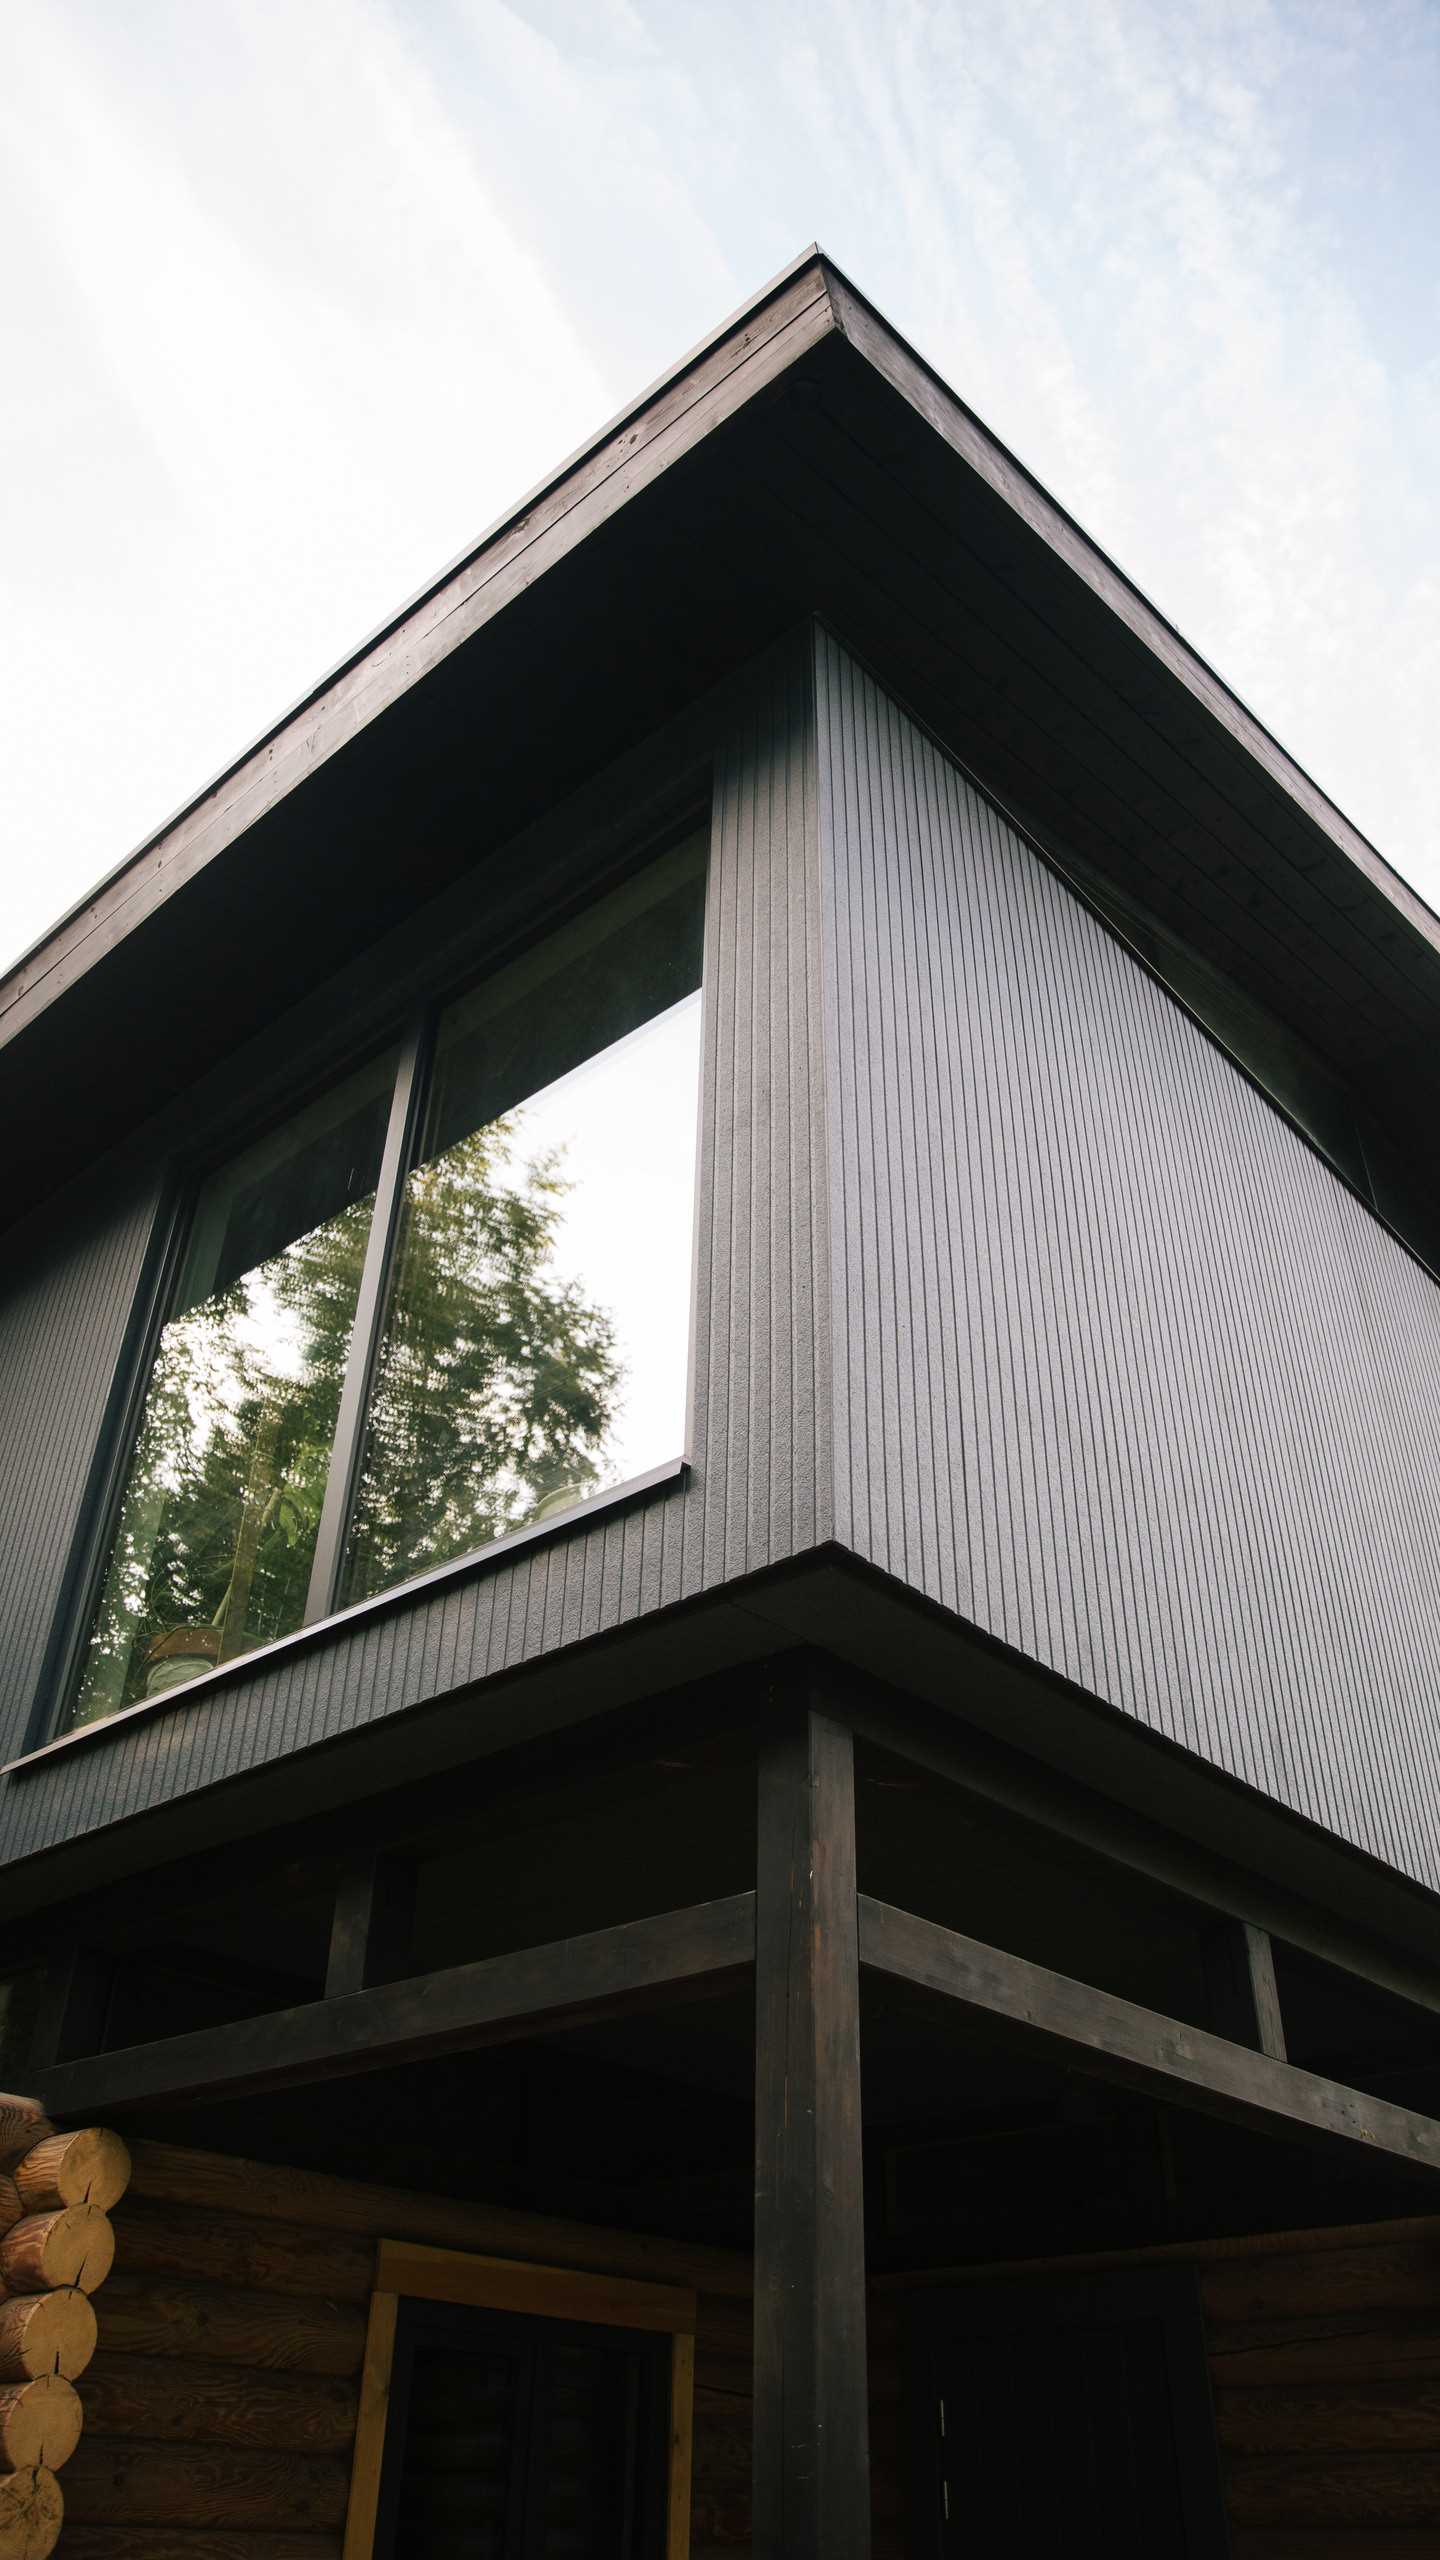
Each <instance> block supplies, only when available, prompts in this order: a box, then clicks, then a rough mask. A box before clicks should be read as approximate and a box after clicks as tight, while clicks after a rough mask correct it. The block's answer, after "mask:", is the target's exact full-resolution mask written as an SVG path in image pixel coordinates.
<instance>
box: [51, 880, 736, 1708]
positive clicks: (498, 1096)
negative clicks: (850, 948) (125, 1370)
mask: <svg viewBox="0 0 1440 2560" xmlns="http://www.w3.org/2000/svg"><path fill="white" fill-rule="evenodd" d="M702 888H703V848H702V846H701V845H700V843H699V842H698V841H692V842H691V843H689V844H687V845H685V846H682V847H681V848H679V850H678V851H677V852H676V853H674V854H671V855H669V856H667V857H665V859H664V860H663V861H661V862H659V863H654V864H651V865H650V866H649V867H648V868H647V869H646V870H645V871H644V872H642V873H640V874H638V875H636V877H635V878H634V879H632V880H631V881H629V882H627V883H626V884H625V886H624V887H623V888H622V889H620V890H619V891H616V892H615V893H613V894H612V895H611V896H610V897H609V898H607V899H605V900H603V901H601V902H599V903H598V904H597V905H596V906H594V907H592V908H591V909H590V910H588V911H587V912H586V913H585V914H584V915H583V916H581V917H580V918H578V919H577V920H576V921H575V922H574V923H573V924H571V925H569V926H567V927H565V928H563V929H562V930H561V931H559V932H558V933H555V934H552V935H551V936H550V937H548V939H547V940H545V941H544V942H543V943H541V944H540V945H538V946H537V947H536V948H535V949H533V950H532V951H530V952H528V953H527V954H525V955H524V956H523V957H522V958H521V959H520V960H518V961H516V962H515V963H513V964H512V965H511V966H510V967H508V968H507V969H505V970H504V971H502V972H501V973H500V974H499V975H498V976H496V977H495V978H493V979H491V980H490V981H489V982H487V984H486V985H484V986H482V987H481V988H479V989H477V990H476V992H475V993H474V995H473V996H471V997H469V998H467V999H465V1001H464V1002H462V1003H461V1004H459V1005H456V1006H454V1007H453V1008H452V1009H451V1011H450V1013H449V1014H448V1015H447V1016H446V1018H445V1020H444V1022H443V1023H442V1026H441V1033H440V1038H439V1041H438V1044H437V1050H436V1059H435V1067H434V1072H433V1078H432V1090H431V1094H430V1100H429V1105H428V1109H427V1112H426V1116H425V1138H424V1143H423V1145H422V1146H421V1148H420V1150H419V1154H420V1158H421V1161H420V1162H419V1164H418V1165H417V1166H416V1167H415V1168H414V1170H413V1171H412V1172H411V1173H410V1175H409V1178H408V1180H407V1182H406V1183H405V1186H404V1193H403V1200H402V1204H401V1212H400V1227H399V1235H398V1246H397V1252H396V1256H395V1265H394V1271H393V1276H392V1283H391V1287H390V1291H389V1295H388V1299H387V1301H386V1307H385V1313H384V1321H383V1331H382V1335H381V1339H380V1342H379V1344H378V1346H377V1347H376V1349H375V1353H374V1357H373V1363H372V1360H371V1347H370V1345H369V1344H364V1343H362V1344H356V1343H354V1342H353V1340H352V1336H353V1334H354V1329H355V1316H356V1308H357V1303H358V1301H359V1296H360V1287H361V1277H362V1272H363V1269H364V1265H365V1260H366V1253H367V1247H368V1246H369V1244H370V1236H371V1225H372V1217H373V1214H374V1209H375V1191H376V1184H377V1182H378V1179H379V1173H380V1161H381V1154H382V1149H383V1146H384V1138H385V1129H386V1124H387V1118H388V1116H389V1113H390V1108H391V1096H392V1091H393V1088H394V1078H395V1070H396V1060H395V1057H394V1055H393V1053H392V1054H391V1055H389V1056H387V1057H385V1058H383V1059H381V1060H379V1061H377V1062H376V1064H375V1065H374V1066H373V1067H371V1068H369V1069H367V1070H365V1071H364V1072H363V1073H362V1074H361V1075H360V1076H357V1077H354V1078H352V1079H350V1080H349V1082H348V1083H346V1084H345V1085H343V1086H341V1087H338V1088H337V1089H336V1090H334V1091H333V1092H332V1093H330V1094H329V1095H327V1096H325V1097H324V1098H323V1099H322V1100H321V1101H320V1102H318V1103H316V1104H314V1105H312V1106H311V1107H310V1108H309V1109H308V1110H307V1111H305V1112H303V1113H301V1114H299V1115H298V1116H297V1117H296V1118H295V1119H293V1120H292V1121H291V1122H289V1123H288V1124H286V1125H285V1126H284V1127H283V1128H281V1129H280V1130H278V1131H276V1132H273V1133H272V1134H271V1135H270V1136H269V1137H267V1138H266V1139H264V1140H262V1141H261V1142H260V1143H259V1144H258V1145H257V1146H255V1147H252V1148H251V1149H249V1150H248V1151H247V1152H246V1154H245V1155H244V1156H242V1157H241V1158H239V1159H238V1160H237V1161H236V1162H235V1163H233V1164H232V1165H230V1166H228V1167H227V1168H226V1169H225V1170H224V1171H223V1172H221V1173H219V1174H217V1175H216V1176H214V1177H212V1179H211V1180H210V1181H209V1182H208V1183H206V1184H205V1185H204V1186H203V1187H202V1190H201V1192H200V1194H199V1197H198V1200H197V1204H196V1211H195V1216H194V1220H193V1224H192V1231H191V1237H190V1243H189V1247H188V1251H187V1255H186V1260H185V1267H184V1271H183V1273H182V1275H181V1281H180V1286H179V1289H178V1291H177V1304H176V1311H175V1312H174V1313H173V1314H172V1316H171V1318H170V1321H169V1322H168V1323H167V1325H166V1326H165V1329H164V1332H163V1334H162V1335H161V1339H160V1343H159V1347H158V1351H157V1354H156V1358H155V1363H154V1367H153V1369H152V1372H151V1377H150V1382H149V1388H148V1392H147V1395H146V1399H145V1404H144V1409H143V1413H142V1416H141V1421H140V1427H139V1431H138V1434H137V1438H136V1443H135V1448H134V1452H133V1456H132V1460H131V1465H130V1469H129V1473H128V1477H127V1481H126V1485H125V1489H124V1495H123V1500H122V1503H121V1506H120V1512H119V1519H118V1525H117V1528H116V1531H115V1536H114V1540H113V1544H112V1547H111V1550H110V1554H109V1558H108V1561H107V1567H106V1571H105V1576H104V1581H103V1586H102V1590H101V1596H100V1600H99V1605H98V1608H97V1611H96V1615H95V1619H94V1621H93V1625H92V1629H91V1633H90V1639H89V1643H88V1647H87V1651H86V1655H85V1660H84V1664H83V1668H82V1672H81V1677H80V1682H79V1688H78V1693H77V1697H76V1702H75V1708H74V1717H75V1721H76V1722H79V1723H88V1722H91V1721H93V1720H95V1719H96V1718H98V1717H102V1716H107V1715H111V1714H114V1713H115V1712H116V1711H117V1709H119V1708H121V1707H123V1706H128V1705H130V1704H132V1703H134V1702H135V1701H136V1700H138V1699H140V1698H142V1697H146V1696H153V1695H155V1694H157V1693H158V1692H160V1691H162V1690H166V1689H170V1688H174V1687H176V1686H179V1685H180V1684H182V1683H183V1682H185V1681H187V1680H191V1679H193V1678H195V1677H196V1676H197V1674H199V1673H200V1672H202V1671H205V1670H208V1669H210V1668H211V1667H212V1666H213V1665H214V1664H216V1663H218V1662H224V1661H228V1660H231V1659H233V1658H234V1657H235V1656H236V1655H237V1654H240V1653H243V1652H247V1651H249V1650H251V1649H252V1648H253V1647H255V1646H257V1645H261V1644H264V1643H267V1642H269V1641H271V1640H273V1639H274V1638H275V1637H277V1636H280V1635H284V1634H287V1633H289V1632H290V1631H291V1630H293V1629H294V1628H296V1627H298V1626H300V1625H302V1624H303V1623H304V1621H305V1619H306V1617H307V1615H311V1614H314V1611H315V1601H316V1595H315V1590H314V1588H312V1583H317V1582H318V1583H321V1584H323V1583H326V1582H327V1581H328V1576H327V1575H326V1574H325V1573H324V1572H323V1571H322V1572H319V1573H316V1574H314V1575H312V1567H313V1566H314V1562H315V1555H316V1546H317V1535H318V1532H319V1528H320V1521H321V1513H322V1507H323V1505H324V1502H325V1497H326V1491H327V1486H328V1483H329V1478H330V1473H331V1469H332V1465H336V1464H338V1463H340V1461H337V1456H336V1448H335V1441H336V1427H337V1421H338V1417H339V1413H340V1405H341V1394H342V1389H343V1387H344V1384H345V1379H346V1374H347V1367H349V1365H350V1364H352V1363H355V1364H356V1366H357V1373H358V1371H359V1370H360V1369H362V1368H365V1367H370V1366H372V1365H373V1387H372V1394H371V1400H370V1408H369V1415H368V1420H367V1425H366V1432H365V1438H364V1442H363V1452H362V1463H361V1466H360V1469H359V1480H358V1485H357V1489H356V1495H355V1504H354V1512H353V1519H352V1522H351V1529H350V1537H349V1545H348V1554H347V1564H346V1572H345V1583H344V1590H343V1595H342V1596H343V1597H344V1598H345V1599H347V1600H350V1599H355V1598H358V1597H360V1596H363V1595H364V1594H367V1593H372V1592H376V1591H380V1590H383V1589H384V1588H386V1587H387V1586H389V1585H390V1584H393V1583H395V1582H398V1581H400V1580H403V1579H404V1578H406V1577H407V1576H409V1575H413V1574H414V1573H416V1572H419V1571H421V1570H423V1569H424V1568H425V1567H426V1566H428V1565H433V1564H438V1563H441V1562H444V1561H446V1560H447V1559H449V1558H451V1557H454V1556H456V1555H460V1554H463V1553H465V1552H467V1551H469V1550H471V1549H473V1548H477V1547H482V1546H485V1545H487V1544H489V1543H490V1542H491V1541H493V1540H494V1539H496V1538H499V1537H502V1536H504V1535H505V1534H506V1533H507V1532H508V1531H510V1530H513V1529H516V1528H519V1527H521V1526H522V1525H524V1524H526V1523H528V1522H535V1521H539V1520H543V1519H545V1518H547V1517H550V1516H553V1515H554V1514H556V1513H558V1512H560V1511H562V1510H566V1509H569V1508H570V1507H571V1506H573V1505H575V1504H577V1503H580V1502H583V1501H584V1500H585V1498H586V1497H587V1495H589V1494H591V1493H593V1492H594V1491H596V1490H598V1489H600V1488H601V1487H603V1486H605V1485H607V1484H612V1483H615V1482H616V1481H618V1480H620V1479H622V1478H624V1477H626V1476H629V1475H634V1474H638V1473H641V1472H643V1470H644V1469H645V1468H646V1467H648V1466H651V1465H654V1464H656V1463H657V1462H658V1461H659V1460H661V1459H663V1458H666V1457H672V1456H677V1455H679V1454H680V1450H681V1446H682V1439H683V1427H684V1392H685V1375H686V1363H687V1345H688V1319H689V1296H690V1291H689V1274H690V1251H691V1226H692V1220H693V1205H694V1144H695V1119H696V1101H697V1090H698V1078H699V993H698V990H699V978H700V930H701V902H702Z"/></svg>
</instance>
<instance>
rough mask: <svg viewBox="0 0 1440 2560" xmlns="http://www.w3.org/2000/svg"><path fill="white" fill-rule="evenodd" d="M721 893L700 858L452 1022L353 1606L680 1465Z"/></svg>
mask: <svg viewBox="0 0 1440 2560" xmlns="http://www.w3.org/2000/svg"><path fill="white" fill-rule="evenodd" d="M703 880H704V861H703V846H702V845H701V844H699V843H698V842H693V841H692V842H691V843H689V844H687V845H685V846H682V847H681V848H679V850H678V851H677V852H675V853H674V854H671V855H669V856H667V857H666V858H665V859H664V860H663V861H661V862H659V863H655V864H652V865H650V866H649V867H648V868H647V869H646V870H645V871H643V872H641V873H639V874H637V875H636V877H635V878H634V879H633V880H631V881H629V882H627V883H626V885H625V886H624V887H623V888H622V889H620V890H619V891H617V892H615V893H614V894H613V895H612V896H611V897H609V898H606V899H604V900H602V901H601V902H600V903H598V904H597V905H596V906H594V907H592V908H590V909H589V910H587V912H586V913H585V914H584V915H583V916H581V917H579V918H577V919H576V921H575V922H574V923H573V924H571V925H569V926H567V927H565V928H563V929H562V930H561V931H560V932H558V933H555V934H553V935H551V936H549V937H548V938H547V939H546V940H545V941H544V942H542V943H540V944H539V945H537V946H536V947H535V948H534V949H532V950H531V951H529V952H527V953H526V954H524V955H523V957H522V958H521V959H519V960H518V961H516V962H515V963H513V964H512V966H511V967H509V968H508V969H506V970H504V971H503V972H501V973H500V974H499V975H498V976H497V977H495V978H493V979H491V980H490V981H488V982H487V983H486V984H485V985H483V986H481V987H479V988H477V989H476V990H475V992H474V993H473V995H471V996H469V997H467V998H466V999H464V1001H463V1002H462V1003H460V1004H458V1005H456V1006H454V1007H453V1008H452V1009H451V1011H450V1013H449V1014H448V1015H447V1017H446V1018H445V1020H444V1022H443V1023H442V1025H441V1029H440V1036H439V1041H438V1044H437V1052H436V1062H435V1073H434V1086H433V1093H432V1098H431V1106H430V1113H429V1119H428V1124H427V1130H426V1138H425V1144H424V1146H423V1147H422V1149H421V1155H422V1162H421V1163H420V1164H419V1165H418V1167H417V1168H416V1170H415V1171H414V1172H413V1173H412V1174H411V1176H410V1180H409V1182H408V1184H407V1186H406V1196H405V1205H404V1212H403V1224H402V1228H401V1241H400V1252H399V1257H398V1262H397V1268H396V1273H395V1280H394V1286H393V1290H392V1294H391V1302H390V1313H389V1320H388V1323H387V1327H386V1332H385V1338H384V1343H383V1347H382V1351H381V1356H380V1360H379V1363H378V1367H377V1375H376V1382H375V1389H374V1394H373V1397H372V1402H371V1412H370V1431H369V1439H368V1443H367V1447H366V1453H365V1460H364V1465H363V1467H362V1470H361V1477H360V1485H359V1491H358V1497H357V1502H356V1511H355V1519H354V1526H353V1532H352V1538H351V1548H350V1562H349V1569H348V1576H347V1583H346V1596H347V1597H348V1598H357V1597H359V1596H360V1595H362V1594H363V1593H367V1592H374V1591H379V1590H383V1589H384V1588H385V1587H386V1586H387V1585H388V1584H390V1583H393V1582H397V1581H399V1580H401V1579H402V1578H404V1577H405V1576H407V1575H410V1574H414V1573H418V1572H421V1571H423V1570H424V1569H425V1567H427V1566H429V1565H435V1564H440V1563H443V1562H445V1561H446V1560H447V1559H448V1558H450V1557H452V1556H456V1555H461V1554H464V1553H465V1552H466V1551H467V1550H469V1549H471V1548H475V1547H481V1546H484V1545H486V1544H488V1543H489V1542H490V1540H492V1539H494V1538H498V1537H502V1536H504V1535H505V1534H506V1533H507V1532H508V1531H510V1530H513V1529H517V1528H520V1527H522V1526H524V1525H525V1524H527V1523H529V1522H532V1521H536V1520H539V1519H544V1518H547V1517H551V1516H553V1515H555V1514H557V1513H559V1512H561V1511H565V1510H568V1509H570V1508H571V1507H572V1506H574V1505H575V1504H577V1503H580V1502H583V1501H584V1500H585V1498H586V1497H587V1495H589V1494H591V1493H593V1492H595V1491H597V1490H599V1489H600V1488H601V1487H603V1486H605V1485H610V1484H614V1483H617V1482H620V1481H622V1480H623V1479H625V1478H626V1477H628V1476H631V1475H637V1474H640V1473H642V1472H643V1471H644V1469H645V1468H646V1467H648V1466H651V1465H654V1464H655V1463H656V1462H657V1461H658V1460H660V1459H663V1458H667V1457H674V1456H678V1455H679V1454H680V1451H681V1447H682V1442H683V1436H684V1422H685V1414H684V1396H685V1379H686V1365H687V1353H688V1336H689V1313H690V1285H689V1283H690V1258H691V1230H692V1225H693V1217H694V1182H695V1123H696V1108H697V1096H698V1083H699V1062H700V1040H699V1031H700V999H699V984H700V943H701V910H702V896H703Z"/></svg>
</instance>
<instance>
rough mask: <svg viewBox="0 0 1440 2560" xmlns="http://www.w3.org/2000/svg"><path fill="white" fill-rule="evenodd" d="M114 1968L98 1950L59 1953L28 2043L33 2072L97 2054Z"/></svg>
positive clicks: (47, 1978) (62, 1950) (69, 1948)
mask: <svg viewBox="0 0 1440 2560" xmlns="http://www.w3.org/2000/svg"><path fill="white" fill-rule="evenodd" d="M114 1978H115V1968H114V1964H113V1962H112V1960H111V1958H110V1957H109V1956H108V1955H106V1954H105V1953H104V1951H103V1950H102V1949H101V1948H99V1947H89V1946H66V1947H61V1948H60V1949H59V1951H58V1952H57V1954H56V1955H55V1956H54V1957H53V1958H52V1960H51V1962H50V1964H49V1965H48V1966H47V1968H46V1975H45V1994H44V2000H43V2004H42V2007H41V2012H40V2016H39V2018H38V2019H37V2021H36V2026H35V2033H34V2035H33V2037H32V2039H31V2050H30V2056H29V2064H30V2068H31V2070H32V2071H46V2070H48V2069H49V2068H50V2065H51V2064H52V2063H56V2062H73V2061H77V2060H78V2059H79V2058H80V2057H81V2056H82V2055H84V2054H91V2053H98V2052H99V2051H100V2049H101V2047H102V2045H103V2044H104V2041H105V2022H106V2018H107V2016H108V2014H109V2009H110V1995H111V1991H112V1989H113V1987H114Z"/></svg>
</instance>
